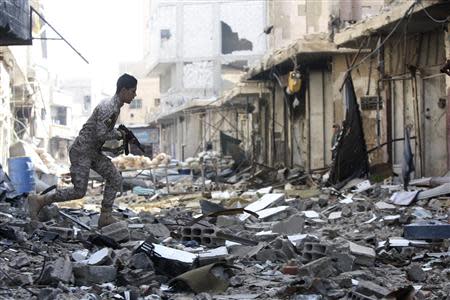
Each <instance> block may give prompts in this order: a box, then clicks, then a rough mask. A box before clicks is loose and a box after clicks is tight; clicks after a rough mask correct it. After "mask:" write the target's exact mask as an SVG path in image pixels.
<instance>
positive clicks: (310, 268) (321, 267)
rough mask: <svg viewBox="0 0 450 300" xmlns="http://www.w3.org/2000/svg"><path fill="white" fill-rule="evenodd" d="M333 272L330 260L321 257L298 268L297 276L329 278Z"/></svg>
mask: <svg viewBox="0 0 450 300" xmlns="http://www.w3.org/2000/svg"><path fill="white" fill-rule="evenodd" d="M334 272H335V270H334V268H333V264H332V263H331V259H330V258H329V257H322V258H319V259H316V260H314V261H312V262H310V263H308V264H306V265H303V266H301V267H300V269H299V271H298V274H299V276H310V277H329V276H331V275H332V274H333V273H334Z"/></svg>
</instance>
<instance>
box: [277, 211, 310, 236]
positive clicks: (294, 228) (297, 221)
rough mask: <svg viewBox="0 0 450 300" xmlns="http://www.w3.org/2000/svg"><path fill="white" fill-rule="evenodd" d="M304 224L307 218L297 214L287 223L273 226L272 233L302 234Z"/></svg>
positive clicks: (281, 222) (283, 222) (286, 221)
mask: <svg viewBox="0 0 450 300" xmlns="http://www.w3.org/2000/svg"><path fill="white" fill-rule="evenodd" d="M304 224H305V218H304V217H303V216H302V215H300V214H295V215H292V216H291V217H290V218H289V219H287V220H285V221H280V222H278V223H275V224H274V225H273V226H272V231H273V232H276V233H279V234H286V235H292V234H297V233H302V231H303V226H304Z"/></svg>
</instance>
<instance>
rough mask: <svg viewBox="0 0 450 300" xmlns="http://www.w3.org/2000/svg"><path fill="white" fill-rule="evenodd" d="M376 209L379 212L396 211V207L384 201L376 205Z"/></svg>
mask: <svg viewBox="0 0 450 300" xmlns="http://www.w3.org/2000/svg"><path fill="white" fill-rule="evenodd" d="M375 207H376V208H377V209H379V210H393V209H396V207H395V205H392V204H389V203H386V202H384V201H378V202H377V203H375Z"/></svg>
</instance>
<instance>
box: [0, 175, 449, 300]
mask: <svg viewBox="0 0 450 300" xmlns="http://www.w3.org/2000/svg"><path fill="white" fill-rule="evenodd" d="M254 171H256V170H251V169H248V170H247V171H246V172H244V173H241V174H236V175H234V177H235V178H234V179H235V180H237V182H236V183H234V184H228V183H217V184H212V183H211V182H206V186H205V191H204V192H203V193H202V192H201V191H199V192H183V193H180V194H179V195H165V191H164V190H163V189H161V190H156V191H155V193H153V194H151V195H137V194H134V193H132V192H131V191H129V192H125V193H124V194H123V195H122V196H120V197H118V198H117V199H116V208H115V210H114V215H116V216H117V217H118V218H119V219H120V220H122V221H121V222H119V223H115V224H112V225H110V226H107V227H104V228H102V230H100V231H98V230H97V226H96V222H97V220H98V205H99V199H100V197H98V196H96V195H98V191H99V190H98V188H97V189H96V188H93V189H91V190H90V193H89V196H86V197H85V198H83V199H82V200H76V201H72V202H67V203H63V204H62V205H60V207H57V206H51V207H49V208H48V209H45V210H43V211H42V212H41V214H40V216H39V217H40V221H41V222H42V223H39V222H38V223H36V222H31V221H30V220H29V219H28V218H27V215H26V212H25V211H24V209H23V207H24V202H25V201H26V198H25V197H20V196H16V197H14V194H10V193H8V179H7V177H5V174H4V173H2V174H1V181H2V184H1V191H2V194H1V195H2V198H1V202H0V208H1V213H0V217H1V223H2V226H1V228H0V236H1V256H0V257H1V258H0V259H1V261H0V266H1V268H0V270H1V274H0V280H1V286H2V288H1V297H2V299H286V298H289V299H382V298H383V299H446V297H447V295H448V294H449V293H450V285H449V282H450V281H449V276H450V255H449V253H450V251H449V246H450V245H449V244H448V238H449V237H450V235H449V230H448V227H449V225H448V223H447V218H448V216H447V211H448V208H449V203H450V202H449V199H448V197H445V196H443V195H446V194H448V193H449V192H450V190H449V188H448V183H444V184H441V185H437V186H436V187H434V186H435V184H432V182H435V181H436V179H428V180H425V179H424V180H416V181H413V182H412V183H411V184H413V187H412V188H410V191H409V192H404V191H403V189H402V185H401V184H393V183H392V182H391V181H390V180H385V181H384V182H382V183H372V182H370V181H368V180H362V179H361V180H353V181H351V182H349V183H348V184H347V185H346V186H345V187H344V188H342V189H341V190H339V191H337V190H335V189H333V188H327V187H324V185H323V183H322V182H321V181H322V176H321V175H320V174H305V173H303V172H301V171H300V170H298V169H297V170H296V169H291V170H289V169H285V170H280V171H276V170H268V169H264V168H259V169H258V170H257V171H256V172H254ZM252 172H253V173H257V174H258V175H255V176H250V174H252ZM439 180H440V181H441V182H450V177H443V178H440V179H439ZM268 181H271V182H272V185H270V186H266V184H267V182H268ZM170 185H171V188H172V189H177V188H178V189H182V188H185V189H187V188H188V186H187V184H186V182H185V181H183V180H181V181H179V182H178V183H177V182H176V181H174V182H172V183H171V184H170ZM189 185H190V186H189V188H192V187H196V184H194V186H192V183H190V184H189ZM430 185H432V186H433V187H431V186H430ZM197 187H198V189H199V190H201V189H202V186H201V184H199V185H198V186H197ZM155 195H156V196H155ZM396 199H403V200H404V199H410V201H406V202H405V201H402V202H398V201H397V200H396ZM412 199H414V200H412ZM411 200H412V201H411ZM33 297H34V298H33ZM414 297H415V298H414Z"/></svg>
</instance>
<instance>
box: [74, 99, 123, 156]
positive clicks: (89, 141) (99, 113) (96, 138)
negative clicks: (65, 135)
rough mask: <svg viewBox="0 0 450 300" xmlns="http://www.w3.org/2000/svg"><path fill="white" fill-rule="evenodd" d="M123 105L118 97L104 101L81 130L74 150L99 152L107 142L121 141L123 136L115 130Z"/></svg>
mask: <svg viewBox="0 0 450 300" xmlns="http://www.w3.org/2000/svg"><path fill="white" fill-rule="evenodd" d="M122 105H123V103H121V102H120V99H119V97H118V96H117V95H114V96H113V97H112V98H111V99H110V100H103V101H102V102H100V103H99V104H98V105H97V106H96V107H95V109H94V111H93V113H92V115H91V116H90V117H89V119H88V120H87V121H86V123H85V124H84V125H83V128H81V130H80V133H79V134H78V137H77V138H76V139H75V141H74V142H73V144H72V149H76V150H78V151H83V152H84V151H87V152H98V151H100V149H101V147H102V146H103V144H104V143H105V142H106V141H107V140H113V139H116V140H117V139H120V138H121V134H120V132H119V131H117V130H116V129H114V125H115V124H116V121H117V118H118V117H119V113H120V108H121V107H122Z"/></svg>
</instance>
